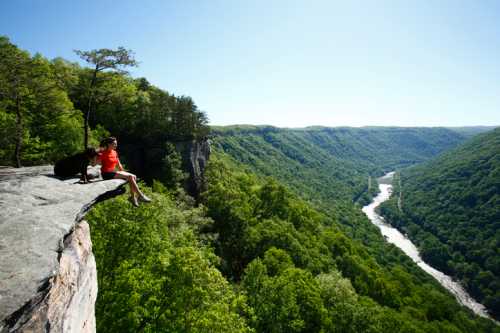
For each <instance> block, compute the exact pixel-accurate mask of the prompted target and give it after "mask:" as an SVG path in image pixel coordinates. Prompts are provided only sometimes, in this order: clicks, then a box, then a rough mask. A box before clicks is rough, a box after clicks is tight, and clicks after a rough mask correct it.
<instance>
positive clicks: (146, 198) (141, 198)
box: [139, 194, 151, 202]
mask: <svg viewBox="0 0 500 333" xmlns="http://www.w3.org/2000/svg"><path fill="white" fill-rule="evenodd" d="M139 200H140V201H142V202H151V199H150V198H148V197H147V196H145V195H144V194H142V195H140V196H139Z"/></svg>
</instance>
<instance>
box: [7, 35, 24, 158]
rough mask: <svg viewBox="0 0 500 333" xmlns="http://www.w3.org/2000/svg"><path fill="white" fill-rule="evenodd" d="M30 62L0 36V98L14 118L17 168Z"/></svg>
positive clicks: (22, 133) (22, 52)
mask: <svg viewBox="0 0 500 333" xmlns="http://www.w3.org/2000/svg"><path fill="white" fill-rule="evenodd" d="M30 62H31V58H30V55H29V53H28V52H25V51H22V50H19V49H18V48H17V47H16V46H15V45H14V44H12V43H10V41H9V39H8V38H7V37H3V36H0V97H1V99H2V104H4V107H5V109H6V110H7V111H10V110H12V111H13V112H14V114H15V117H16V126H15V128H16V129H15V134H14V135H15V151H14V161H15V165H16V167H18V168H19V167H21V149H22V143H23V135H24V114H25V112H26V107H27V103H29V97H30V89H29V81H30Z"/></svg>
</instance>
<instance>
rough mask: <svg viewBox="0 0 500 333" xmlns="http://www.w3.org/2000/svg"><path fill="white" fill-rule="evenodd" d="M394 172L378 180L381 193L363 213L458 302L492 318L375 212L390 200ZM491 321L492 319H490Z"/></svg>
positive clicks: (483, 315)
mask: <svg viewBox="0 0 500 333" xmlns="http://www.w3.org/2000/svg"><path fill="white" fill-rule="evenodd" d="M393 176H394V172H389V173H388V174H386V175H385V176H383V177H381V178H379V179H378V181H379V189H380V193H379V194H378V195H377V196H376V197H375V198H374V199H373V201H372V203H370V204H369V205H367V206H364V207H363V212H364V213H365V214H366V216H368V218H369V219H370V221H371V222H372V223H373V224H374V225H376V226H377V227H378V228H379V229H380V231H381V233H382V235H383V236H384V237H385V239H386V240H387V241H388V242H389V243H392V244H394V245H396V246H397V247H399V248H400V249H401V250H403V252H404V253H406V255H407V256H409V257H410V258H411V259H412V260H413V261H414V262H415V263H416V264H417V265H418V266H420V268H422V269H423V270H424V271H426V272H427V273H429V274H430V275H432V276H433V277H434V278H435V279H436V280H438V281H439V283H441V285H442V286H443V287H445V288H446V289H448V290H449V291H450V292H451V293H452V294H453V295H454V296H455V297H456V299H457V300H458V302H459V303H460V304H462V305H464V306H466V307H468V308H469V309H471V310H472V311H474V313H476V314H477V315H479V316H482V317H485V318H490V317H489V316H488V314H487V312H486V309H485V307H484V305H482V304H479V303H478V302H476V301H475V300H474V299H473V298H472V297H471V296H470V295H469V294H468V293H467V292H466V291H465V290H464V289H463V288H462V286H461V285H460V284H459V283H457V282H455V281H453V280H452V278H451V277H449V276H448V275H446V274H444V273H443V272H440V271H438V270H437V269H435V268H433V267H431V266H429V265H428V264H426V263H425V262H424V261H423V260H422V258H421V257H420V254H419V252H418V249H417V247H416V246H415V245H414V244H413V243H412V242H411V241H410V240H409V239H408V238H407V237H405V236H404V235H403V234H401V233H400V232H399V231H398V230H397V229H396V228H393V227H392V226H390V225H389V224H388V223H386V222H385V221H384V218H383V217H382V216H380V215H378V214H377V213H376V212H375V208H377V207H378V206H379V205H380V204H381V203H382V202H384V201H386V200H387V199H389V197H390V196H391V193H392V178H393ZM490 319H491V318H490Z"/></svg>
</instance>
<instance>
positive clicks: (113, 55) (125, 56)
mask: <svg viewBox="0 0 500 333" xmlns="http://www.w3.org/2000/svg"><path fill="white" fill-rule="evenodd" d="M75 53H76V54H77V55H79V56H80V58H82V59H83V60H85V61H86V62H88V63H89V64H92V65H93V70H92V72H91V78H90V83H89V86H88V91H87V94H88V98H87V106H86V110H85V112H84V117H83V118H84V124H83V129H84V147H85V148H87V146H88V142H89V117H90V113H91V111H92V106H93V103H94V95H95V89H96V88H97V87H98V85H99V81H100V80H99V79H100V77H99V73H101V72H103V71H106V70H110V71H114V72H119V73H126V71H124V70H123V69H121V67H126V66H137V62H136V61H135V59H134V58H133V53H132V51H131V50H126V49H125V48H123V47H119V48H118V49H117V50H111V49H99V50H92V51H81V50H75Z"/></svg>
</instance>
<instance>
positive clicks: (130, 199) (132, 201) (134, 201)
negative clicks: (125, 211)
mask: <svg viewBox="0 0 500 333" xmlns="http://www.w3.org/2000/svg"><path fill="white" fill-rule="evenodd" d="M128 201H130V203H131V204H132V205H134V206H135V207H139V202H137V198H136V197H135V196H131V197H129V198H128Z"/></svg>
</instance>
